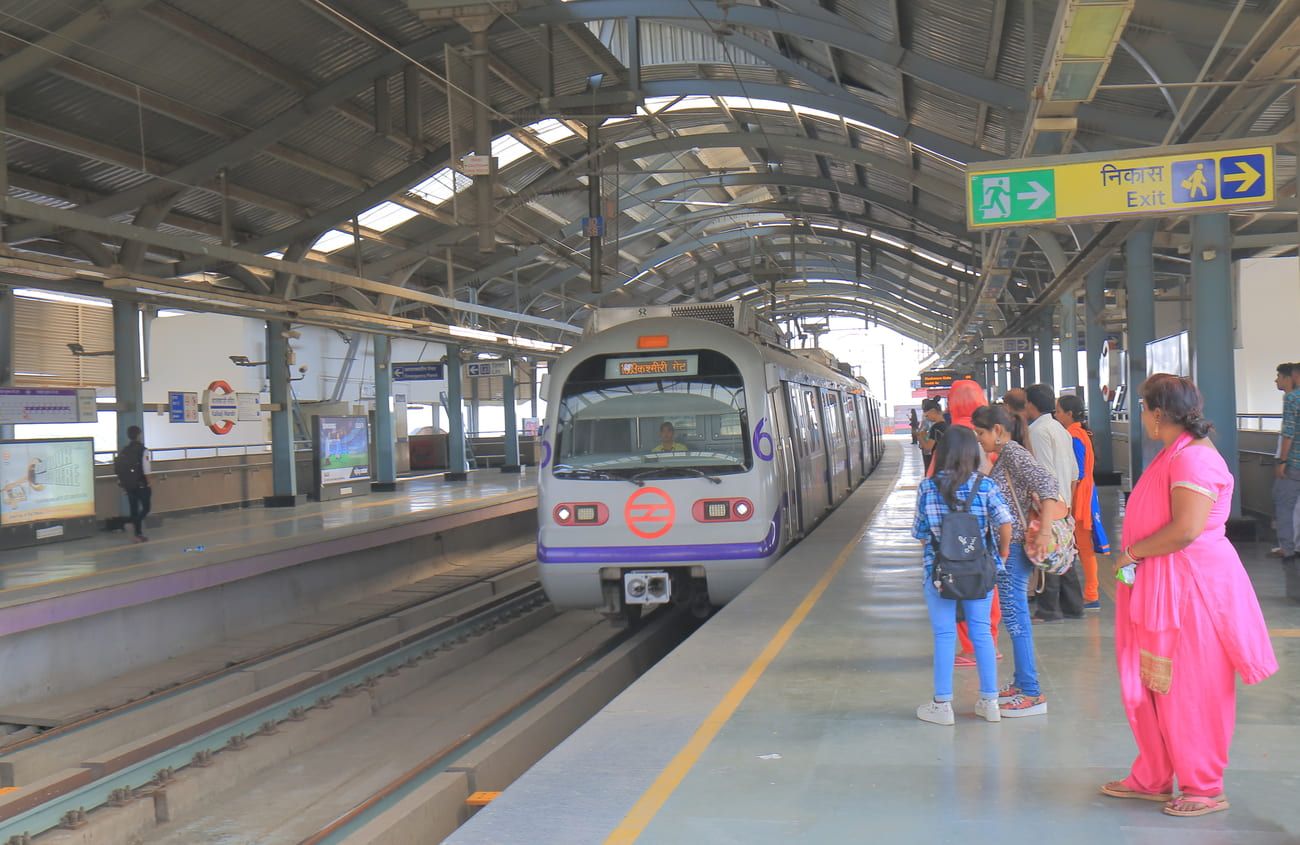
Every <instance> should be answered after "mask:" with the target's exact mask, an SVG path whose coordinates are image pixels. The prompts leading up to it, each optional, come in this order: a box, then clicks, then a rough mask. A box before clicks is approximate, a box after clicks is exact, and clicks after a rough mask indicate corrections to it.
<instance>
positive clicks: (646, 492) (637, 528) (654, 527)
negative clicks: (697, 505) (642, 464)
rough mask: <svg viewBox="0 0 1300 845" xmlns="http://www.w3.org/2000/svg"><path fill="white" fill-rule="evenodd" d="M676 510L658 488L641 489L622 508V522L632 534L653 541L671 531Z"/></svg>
mask: <svg viewBox="0 0 1300 845" xmlns="http://www.w3.org/2000/svg"><path fill="white" fill-rule="evenodd" d="M676 518H677V508H676V507H675V506H674V505H673V500H672V499H671V498H669V497H668V494H667V493H665V492H664V491H663V490H660V489H659V488H658V487H642V488H641V489H640V490H638V491H636V492H635V493H633V494H632V495H631V496H630V497H629V498H628V500H627V504H626V505H624V506H623V520H624V521H625V522H627V527H628V529H629V530H631V532H632V533H633V534H635V535H636V536H638V537H640V538H641V539H643V540H655V539H657V538H659V537H662V536H664V535H665V534H667V533H668V532H669V531H670V530H672V527H673V522H674V521H675V520H676Z"/></svg>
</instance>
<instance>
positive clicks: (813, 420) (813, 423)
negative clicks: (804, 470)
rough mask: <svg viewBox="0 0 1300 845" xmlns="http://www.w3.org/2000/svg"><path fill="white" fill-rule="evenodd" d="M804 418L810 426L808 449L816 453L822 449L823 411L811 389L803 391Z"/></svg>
mask: <svg viewBox="0 0 1300 845" xmlns="http://www.w3.org/2000/svg"><path fill="white" fill-rule="evenodd" d="M803 399H804V408H803V412H804V416H805V418H806V419H807V424H808V449H809V452H816V451H819V450H820V449H821V448H822V425H821V411H820V410H819V409H818V408H817V396H816V394H815V393H814V392H813V389H812V388H811V387H805V388H804V389H803Z"/></svg>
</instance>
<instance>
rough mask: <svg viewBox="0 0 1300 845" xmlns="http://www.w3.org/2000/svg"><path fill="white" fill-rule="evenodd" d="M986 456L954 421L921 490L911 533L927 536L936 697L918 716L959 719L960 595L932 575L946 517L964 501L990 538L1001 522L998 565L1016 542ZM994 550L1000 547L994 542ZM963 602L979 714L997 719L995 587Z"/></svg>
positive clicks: (940, 720)
mask: <svg viewBox="0 0 1300 845" xmlns="http://www.w3.org/2000/svg"><path fill="white" fill-rule="evenodd" d="M983 457H984V455H983V454H982V453H981V452H980V447H979V444H978V442H977V441H976V440H975V435H973V434H972V433H971V431H970V429H968V428H963V427H961V426H956V427H954V428H953V429H952V430H951V431H949V432H948V433H947V434H945V435H944V438H943V450H942V451H941V452H938V453H936V458H935V463H936V464H937V465H938V471H937V472H936V473H935V477H934V478H927V479H925V480H924V481H922V482H921V486H920V488H919V489H918V491H917V500H916V521H915V522H914V523H913V525H912V536H913V537H915V538H916V539H918V540H922V541H924V542H925V586H924V590H925V603H926V607H927V608H928V609H929V611H930V626H931V628H932V629H933V631H934V699H933V700H931V701H927V702H926V703H925V704H922V705H921V706H920V707H918V708H916V717H917V718H918V719H921V720H922V721H925V722H933V723H934V724H936V725H951V724H953V723H954V722H955V721H956V719H955V718H954V716H953V712H952V665H953V652H954V651H956V648H957V600H956V599H946V598H944V597H943V596H941V595H940V594H939V591H938V590H937V589H935V586H934V578H933V574H934V549H935V546H936V544H938V543H939V540H940V531H941V529H942V526H943V520H944V517H945V516H946V515H947V514H948V512H949V510H950V509H951V508H952V507H954V506H955V505H958V504H960V505H963V506H964V505H965V503H967V502H969V503H970V508H969V510H970V512H971V513H972V514H973V515H974V516H975V517H976V518H977V519H978V520H979V523H980V533H981V536H982V537H985V538H987V537H988V536H989V535H990V534H991V533H992V532H991V528H992V526H997V529H998V548H997V549H996V553H997V554H998V567H999V569H1000V568H1001V566H1002V561H1004V560H1006V557H1007V551H1008V547H1009V545H1010V543H1011V512H1010V511H1009V510H1008V509H1007V504H1006V502H1005V501H1003V500H1002V496H1001V494H999V493H998V489H997V486H996V485H995V484H994V483H993V482H992V481H990V480H989V479H988V478H985V477H984V476H982V475H978V474H977V473H976V470H978V469H979V465H980V461H981V459H982V458H983ZM990 551H995V550H993V549H992V548H990ZM962 604H963V605H964V606H965V609H966V624H967V626H968V627H969V629H970V637H971V640H973V641H974V645H975V660H976V664H977V666H978V669H979V676H980V697H979V701H978V702H977V703H976V705H975V715H977V716H979V717H981V718H983V719H985V720H987V721H989V722H997V721H1000V720H1001V718H1002V714H1001V711H1000V710H999V709H998V693H997V689H998V664H997V655H996V651H995V650H994V647H993V634H992V631H991V628H990V625H989V613H990V611H991V609H992V606H993V590H989V593H988V595H986V596H984V598H982V599H975V600H971V599H966V600H963V601H962Z"/></svg>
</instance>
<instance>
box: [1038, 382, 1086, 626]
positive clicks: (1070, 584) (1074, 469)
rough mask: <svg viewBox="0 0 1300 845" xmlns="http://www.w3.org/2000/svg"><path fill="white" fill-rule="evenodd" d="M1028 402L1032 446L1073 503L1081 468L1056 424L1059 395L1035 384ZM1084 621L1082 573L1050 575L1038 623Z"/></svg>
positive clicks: (1062, 429) (1065, 498)
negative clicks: (1080, 575)
mask: <svg viewBox="0 0 1300 845" xmlns="http://www.w3.org/2000/svg"><path fill="white" fill-rule="evenodd" d="M1025 395H1026V397H1027V398H1028V402H1027V403H1026V405H1025V415H1026V416H1027V417H1028V419H1029V443H1030V450H1031V451H1032V452H1033V453H1034V458H1035V459H1036V460H1037V461H1038V462H1039V463H1040V464H1042V465H1043V466H1044V467H1046V468H1047V471H1048V472H1050V473H1051V474H1052V476H1053V477H1054V478H1055V479H1056V485H1057V489H1058V490H1060V492H1061V497H1062V500H1063V501H1065V502H1067V503H1069V502H1072V501H1073V500H1074V491H1075V488H1076V487H1077V486H1078V484H1079V465H1078V463H1077V462H1076V461H1075V459H1074V442H1073V440H1072V438H1071V437H1070V433H1069V432H1068V431H1066V430H1065V426H1063V425H1061V424H1060V423H1059V422H1057V420H1056V417H1055V416H1053V414H1055V413H1056V393H1055V392H1054V391H1053V390H1052V388H1051V386H1050V385H1046V384H1033V385H1030V386H1029V389H1028V390H1026V391H1025ZM1067 616H1068V617H1069V618H1071V619H1082V618H1083V587H1082V585H1080V583H1079V570H1078V568H1076V567H1073V566H1071V567H1070V568H1069V569H1068V570H1066V571H1065V572H1063V573H1061V574H1060V575H1054V574H1051V573H1048V575H1047V577H1046V579H1045V583H1044V586H1043V592H1042V595H1040V596H1039V597H1038V610H1037V611H1036V612H1035V613H1034V621H1035V622H1060V621H1061V620H1062V619H1063V618H1065V617H1067Z"/></svg>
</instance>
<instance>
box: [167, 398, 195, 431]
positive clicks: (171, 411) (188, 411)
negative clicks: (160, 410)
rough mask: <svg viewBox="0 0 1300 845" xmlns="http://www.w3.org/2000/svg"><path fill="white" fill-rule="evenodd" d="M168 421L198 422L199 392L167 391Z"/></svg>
mask: <svg viewBox="0 0 1300 845" xmlns="http://www.w3.org/2000/svg"><path fill="white" fill-rule="evenodd" d="M167 421H168V422H174V423H196V422H198V421H199V394H198V393H186V392H184V391H180V390H169V391H167Z"/></svg>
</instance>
